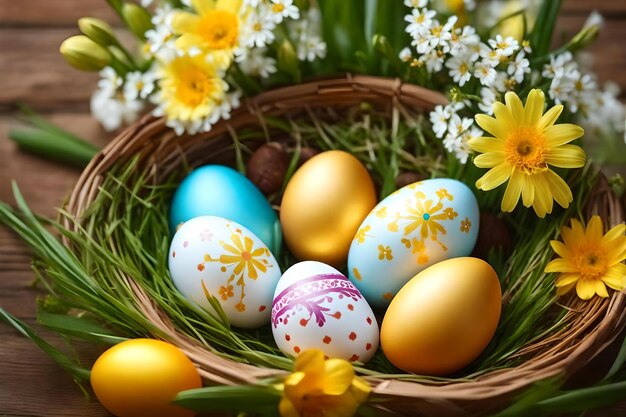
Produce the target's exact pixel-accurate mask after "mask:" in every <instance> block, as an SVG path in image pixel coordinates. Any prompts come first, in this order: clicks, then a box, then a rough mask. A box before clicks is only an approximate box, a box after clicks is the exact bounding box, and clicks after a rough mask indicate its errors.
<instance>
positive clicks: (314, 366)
mask: <svg viewBox="0 0 626 417" xmlns="http://www.w3.org/2000/svg"><path fill="white" fill-rule="evenodd" d="M295 369H296V371H301V372H305V373H314V374H319V373H321V372H322V370H323V369H324V352H322V351H321V350H319V349H307V350H305V351H304V352H302V353H300V354H299V355H298V356H297V357H296V363H295Z"/></svg>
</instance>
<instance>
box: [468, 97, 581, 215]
mask: <svg viewBox="0 0 626 417" xmlns="http://www.w3.org/2000/svg"><path fill="white" fill-rule="evenodd" d="M505 101H506V105H504V104H503V103H499V102H497V103H494V105H493V110H494V115H495V118H493V117H490V116H487V115H485V114H479V115H476V122H477V123H478V124H479V125H480V127H482V128H483V129H484V130H486V131H487V132H489V133H491V134H492V135H493V136H494V137H492V138H490V137H481V138H474V139H471V140H470V141H469V142H468V144H469V146H470V148H472V149H473V150H474V151H476V152H480V153H482V155H478V156H477V157H476V158H475V159H474V164H475V165H476V166H477V167H479V168H491V169H490V170H489V171H488V172H487V173H486V174H485V175H483V176H482V177H481V178H480V179H479V180H478V181H477V182H476V187H477V188H479V189H481V190H484V191H488V190H492V189H494V188H496V187H498V186H499V185H501V184H503V183H504V182H506V181H507V180H508V181H509V183H508V185H507V187H506V191H505V193H504V198H503V199H502V211H513V209H514V208H515V206H517V202H518V201H519V198H520V195H521V197H522V202H523V204H524V206H526V207H530V206H532V207H533V208H534V209H535V213H537V216H539V217H545V215H546V213H551V212H552V204H553V202H552V200H556V202H557V203H558V204H559V205H561V206H562V207H564V208H566V207H568V206H569V203H570V202H571V201H572V199H573V197H572V191H571V190H570V188H569V186H568V185H567V184H566V183H565V181H563V179H562V178H561V177H559V176H558V175H557V174H556V173H555V172H554V171H552V170H551V169H550V167H549V165H552V166H555V167H560V168H580V167H582V166H583V165H584V164H585V152H584V151H583V150H582V149H581V148H580V147H579V146H575V145H567V143H568V142H571V141H572V140H574V139H576V138H579V137H581V136H582V135H583V133H584V132H583V129H582V128H581V127H580V126H576V125H573V124H560V125H555V122H556V120H557V119H558V117H559V115H560V114H561V112H562V111H563V106H562V105H558V106H554V107H552V108H551V109H550V110H548V111H547V112H546V113H545V114H543V108H544V103H545V98H544V95H543V92H542V91H541V90H537V89H535V90H532V91H531V92H530V94H528V99H527V100H526V105H525V106H522V101H521V100H520V99H519V97H518V96H517V95H516V94H515V93H513V92H508V93H506V96H505Z"/></svg>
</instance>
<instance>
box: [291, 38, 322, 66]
mask: <svg viewBox="0 0 626 417" xmlns="http://www.w3.org/2000/svg"><path fill="white" fill-rule="evenodd" d="M296 52H297V55H298V59H299V60H300V61H305V60H306V61H309V62H312V61H315V59H316V58H324V57H325V56H326V42H323V41H322V40H321V39H320V38H319V36H307V37H306V38H305V39H301V40H300V42H298V47H297V51H296Z"/></svg>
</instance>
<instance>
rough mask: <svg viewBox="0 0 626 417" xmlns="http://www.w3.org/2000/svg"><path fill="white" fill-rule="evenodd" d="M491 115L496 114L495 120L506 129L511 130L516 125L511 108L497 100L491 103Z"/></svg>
mask: <svg viewBox="0 0 626 417" xmlns="http://www.w3.org/2000/svg"><path fill="white" fill-rule="evenodd" d="M518 100H519V99H518ZM493 115H494V116H496V120H497V121H498V123H499V124H500V126H502V127H503V128H504V129H507V131H510V130H513V129H514V128H515V127H516V126H517V123H516V121H515V119H514V118H513V115H512V114H511V110H509V108H508V107H507V106H505V105H504V104H502V103H500V102H498V101H496V102H495V103H493ZM502 137H503V136H502Z"/></svg>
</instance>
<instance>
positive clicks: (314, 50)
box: [288, 8, 326, 62]
mask: <svg viewBox="0 0 626 417" xmlns="http://www.w3.org/2000/svg"><path fill="white" fill-rule="evenodd" d="M321 20H322V19H321V14H320V11H319V10H318V9H316V8H310V9H309V10H308V12H307V13H306V15H305V16H304V18H303V19H300V20H298V21H292V22H290V24H289V25H288V28H289V32H290V33H292V34H293V35H294V39H295V40H296V45H295V49H296V55H297V56H298V59H299V60H300V61H309V62H313V61H315V60H316V59H318V58H324V57H325V56H326V42H324V41H323V40H322V37H321Z"/></svg>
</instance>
